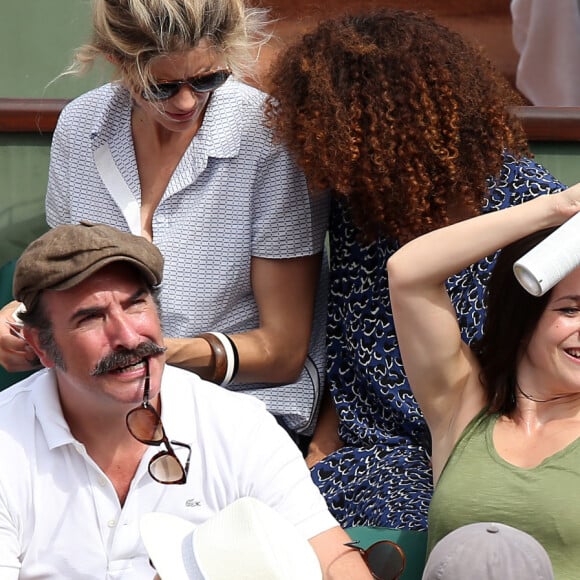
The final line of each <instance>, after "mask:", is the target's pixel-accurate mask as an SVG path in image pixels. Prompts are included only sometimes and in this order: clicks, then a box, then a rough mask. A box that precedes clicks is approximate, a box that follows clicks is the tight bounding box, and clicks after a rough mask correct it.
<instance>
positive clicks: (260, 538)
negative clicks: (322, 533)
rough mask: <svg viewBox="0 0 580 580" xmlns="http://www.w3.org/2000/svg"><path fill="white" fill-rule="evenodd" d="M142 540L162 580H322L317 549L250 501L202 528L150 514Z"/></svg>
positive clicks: (241, 502)
mask: <svg viewBox="0 0 580 580" xmlns="http://www.w3.org/2000/svg"><path fill="white" fill-rule="evenodd" d="M140 528H141V538H142V539H143V543H144V544H145V548H146V549H147V552H148V553H149V557H150V559H151V562H152V563H153V565H154V566H155V569H156V570H157V574H158V575H159V576H160V578H161V580H232V578H235V579H236V580H321V579H322V571H321V569H320V564H319V562H318V558H317V557H316V554H315V552H314V550H313V549H312V546H311V545H310V543H309V542H308V540H306V539H305V538H304V537H303V536H302V535H301V534H300V533H299V532H298V530H297V529H296V527H295V526H294V525H293V524H292V523H290V522H289V521H288V520H287V519H285V518H284V517H283V516H281V515H280V514H278V513H277V512H276V511H275V510H273V509H272V508H270V507H269V506H267V505H265V504H264V503H262V502H260V501H258V500H256V499H254V498H250V497H245V498H242V499H239V500H237V501H235V502H233V503H231V504H230V505H228V506H227V507H226V508H224V509H223V510H222V511H220V512H218V513H217V514H216V515H214V516H213V517H211V518H210V519H209V520H206V521H205V522H203V523H202V524H199V525H197V526H196V525H195V524H193V523H191V522H189V521H187V520H184V519H182V518H180V517H177V516H174V515H172V514H166V513H160V512H154V513H148V514H145V515H144V516H143V517H142V518H141V522H140Z"/></svg>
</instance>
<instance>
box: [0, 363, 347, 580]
mask: <svg viewBox="0 0 580 580" xmlns="http://www.w3.org/2000/svg"><path fill="white" fill-rule="evenodd" d="M162 403H163V406H162V419H163V424H164V426H165V430H166V432H167V436H168V437H169V439H170V440H176V441H180V442H184V443H189V444H190V445H191V446H192V456H191V464H190V469H189V475H188V480H187V483H186V484H185V485H163V484H160V483H157V482H155V481H154V480H153V479H151V477H150V476H149V474H148V472H147V465H148V462H149V459H150V457H151V456H152V455H153V454H155V453H157V452H158V451H159V448H158V447H151V448H149V449H147V452H146V453H145V455H144V457H143V459H142V461H141V464H140V465H139V467H138V470H137V473H136V475H135V477H134V480H133V482H132V484H131V488H130V491H129V494H128V496H127V499H126V501H125V504H124V505H123V506H122V507H121V505H120V502H119V499H118V497H117V495H116V492H115V490H114V488H113V485H112V484H111V482H110V481H109V479H108V478H107V477H106V476H105V475H104V473H103V472H102V471H101V470H100V468H99V467H98V466H97V465H96V464H95V463H94V462H93V461H92V459H91V458H90V457H89V456H88V455H87V453H86V451H85V449H84V446H83V445H82V444H81V443H79V442H78V441H76V440H75V439H74V438H73V436H72V434H71V433H70V430H69V428H68V425H67V424H66V421H65V419H64V417H63V415H62V411H61V407H60V403H59V397H58V392H57V388H56V384H55V379H54V374H53V372H52V371H47V370H43V371H40V372H38V373H36V374H35V375H33V376H31V377H29V378H28V379H26V380H25V381H22V382H21V383H19V384H18V385H15V386H14V387H12V388H10V389H7V390H6V391H4V392H2V393H0V464H1V465H2V470H1V471H0V578H2V579H7V580H8V579H20V580H22V579H28V578H46V579H51V578H55V579H56V578H59V579H63V578H70V579H74V580H82V579H97V578H98V579H103V578H106V579H113V578H115V579H116V578H123V579H126V578H129V579H133V578H135V579H137V578H139V579H143V578H152V577H153V575H154V574H153V570H152V569H151V567H150V566H149V563H148V557H147V555H146V553H145V550H144V547H143V546H142V544H141V541H140V538H139V531H138V523H139V518H140V516H141V515H143V514H144V513H146V512H151V511H162V512H168V513H172V514H175V515H177V516H180V517H183V518H186V519H188V520H190V521H193V522H199V523H201V522H203V521H205V520H206V519H207V518H208V517H210V516H211V515H212V514H214V513H216V512H217V511H219V510H220V509H222V508H223V507H225V506H226V505H228V504H229V503H231V502H232V501H234V500H236V499H238V498H240V497H245V496H252V497H256V498H258V499H260V500H261V501H264V502H265V503H267V504H269V505H270V506H272V507H274V508H275V509H277V510H278V511H279V512H280V513H282V514H283V515H284V516H285V517H287V518H288V519H289V520H290V521H292V522H293V523H294V524H295V525H297V526H298V528H299V529H300V531H301V532H302V533H303V534H304V536H305V537H307V538H310V537H312V536H314V535H316V534H319V533H321V532H323V531H325V530H327V529H329V528H331V527H334V526H336V525H337V523H336V521H335V520H334V518H333V517H332V516H331V515H330V514H329V512H328V510H327V508H326V504H325V501H324V499H323V498H322V496H321V495H320V493H319V492H318V489H317V488H316V487H315V486H314V484H313V483H312V481H311V479H310V474H309V471H308V469H307V467H306V465H305V463H304V460H303V458H302V456H301V454H300V452H299V451H298V449H297V448H296V447H295V445H294V443H293V442H292V441H291V440H290V438H289V437H288V435H287V434H286V433H285V432H284V431H283V429H282V428H280V427H279V426H278V425H277V423H276V421H275V420H274V418H273V417H272V416H271V415H270V414H269V413H268V412H267V411H265V409H264V406H263V404H262V403H261V402H260V401H258V400H256V399H255V398H254V397H250V396H247V395H243V394H237V393H232V392H229V391H227V390H225V389H222V388H220V387H218V386H215V385H213V384H211V383H207V382H205V381H202V380H201V379H199V377H197V376H196V375H194V374H192V373H188V372H187V371H183V370H181V369H176V368H174V367H170V366H166V368H165V371H164V376H163V383H162ZM90 412H91V409H90V408H87V413H90ZM175 451H176V453H177V454H178V456H180V457H181V459H182V460H183V459H184V456H183V455H182V453H185V452H186V451H185V450H182V449H180V448H179V447H176V449H175Z"/></svg>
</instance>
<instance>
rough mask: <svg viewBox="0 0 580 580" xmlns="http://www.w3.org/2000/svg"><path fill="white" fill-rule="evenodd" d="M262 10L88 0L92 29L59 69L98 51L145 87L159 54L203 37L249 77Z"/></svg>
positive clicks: (236, 4)
mask: <svg viewBox="0 0 580 580" xmlns="http://www.w3.org/2000/svg"><path fill="white" fill-rule="evenodd" d="M267 12H268V11H267V10H264V9H258V8H249V7H247V6H246V5H245V4H244V2H243V0H93V8H92V15H93V35H92V39H91V41H90V42H89V43H87V44H85V45H83V46H81V47H80V48H78V49H77V51H76V53H75V56H74V60H73V63H72V65H71V66H70V67H69V68H68V69H67V71H66V73H65V74H82V73H84V72H86V71H87V70H88V69H90V68H91V67H92V66H93V64H94V63H95V61H96V60H97V59H98V58H99V57H103V58H105V59H107V60H110V61H111V62H113V63H114V65H115V66H116V68H117V71H116V72H117V74H118V79H117V80H122V81H124V82H126V83H128V84H129V85H130V86H133V87H139V88H140V89H146V88H147V87H148V86H149V85H151V84H153V83H154V80H155V79H154V78H153V77H152V75H151V65H152V62H153V61H154V59H156V58H157V57H161V56H168V55H171V54H178V53H182V52H186V51H189V50H191V49H193V48H195V47H196V46H197V45H198V44H199V42H200V41H201V40H202V39H207V40H209V42H210V44H211V46H212V47H213V48H215V51H216V53H217V54H221V55H222V56H223V57H224V58H225V64H226V66H227V67H228V68H229V69H230V70H231V71H232V72H233V74H234V75H235V76H238V77H246V78H247V77H252V76H253V69H254V64H255V62H256V60H257V54H258V52H259V48H260V47H261V46H262V45H263V44H264V43H265V42H267V40H268V38H269V37H268V35H267V34H266V32H265V26H266V23H267V18H266V16H267Z"/></svg>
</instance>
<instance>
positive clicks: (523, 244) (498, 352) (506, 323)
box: [472, 228, 555, 416]
mask: <svg viewBox="0 0 580 580" xmlns="http://www.w3.org/2000/svg"><path fill="white" fill-rule="evenodd" d="M554 230H555V228H548V229H544V230H540V231H537V232H534V233H533V234H530V235H528V236H526V237H524V238H522V239H520V240H518V241H516V242H514V243H512V244H510V245H509V246H506V247H505V248H503V250H501V252H500V254H499V257H498V259H497V262H496V265H495V267H494V269H493V273H492V275H491V277H490V280H489V284H488V286H487V291H486V306H487V315H486V321H485V324H484V327H483V337H482V338H481V340H480V341H478V342H477V343H475V344H474V345H473V347H472V348H473V350H474V352H475V353H476V354H477V357H478V359H479V361H480V364H481V380H482V383H483V387H484V389H485V391H486V394H487V403H488V405H489V412H490V413H501V414H502V415H508V416H509V415H511V414H512V413H513V411H514V410H515V408H516V397H515V394H516V371H517V365H518V361H519V359H520V355H521V352H522V350H523V349H524V348H525V347H526V346H527V343H528V341H529V339H530V337H531V335H532V333H533V331H534V329H535V328H536V325H537V323H538V320H539V319H540V317H541V316H542V313H543V312H544V309H545V308H546V304H547V303H548V300H549V298H550V294H551V292H546V294H544V295H543V296H540V297H537V296H533V295H532V294H530V293H528V292H527V291H526V290H525V289H524V288H523V287H522V286H521V285H520V283H519V282H518V281H517V279H516V277H515V275H514V273H513V265H514V262H515V261H516V260H518V259H519V258H521V257H522V256H523V255H524V254H525V253H526V252H528V251H529V250H530V249H532V248H533V247H534V246H535V245H536V244H538V243H539V242H541V241H542V240H543V239H544V238H546V237H547V236H548V235H549V234H551V233H552V232H553V231H554Z"/></svg>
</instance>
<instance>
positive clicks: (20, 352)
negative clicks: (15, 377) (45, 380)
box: [0, 300, 41, 373]
mask: <svg viewBox="0 0 580 580" xmlns="http://www.w3.org/2000/svg"><path fill="white" fill-rule="evenodd" d="M19 305H20V303H19V302H17V301H16V300H13V301H12V302H9V303H8V304H6V306H4V307H3V308H2V310H0V365H2V366H3V367H4V368H5V369H6V370H7V371H9V372H12V373H14V372H18V371H30V370H33V369H35V368H39V367H40V366H41V365H40V361H39V360H38V357H37V356H36V354H35V353H34V351H33V350H32V348H31V347H30V346H29V344H28V343H27V342H26V340H25V339H24V337H23V336H22V334H21V333H20V331H19V329H18V322H17V321H16V320H15V319H14V316H13V314H14V312H15V311H16V309H17V308H18V306H19Z"/></svg>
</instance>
